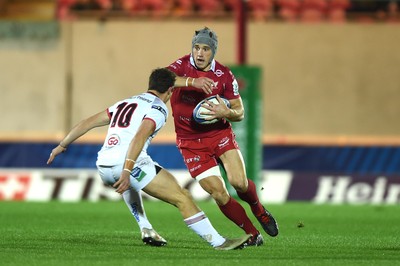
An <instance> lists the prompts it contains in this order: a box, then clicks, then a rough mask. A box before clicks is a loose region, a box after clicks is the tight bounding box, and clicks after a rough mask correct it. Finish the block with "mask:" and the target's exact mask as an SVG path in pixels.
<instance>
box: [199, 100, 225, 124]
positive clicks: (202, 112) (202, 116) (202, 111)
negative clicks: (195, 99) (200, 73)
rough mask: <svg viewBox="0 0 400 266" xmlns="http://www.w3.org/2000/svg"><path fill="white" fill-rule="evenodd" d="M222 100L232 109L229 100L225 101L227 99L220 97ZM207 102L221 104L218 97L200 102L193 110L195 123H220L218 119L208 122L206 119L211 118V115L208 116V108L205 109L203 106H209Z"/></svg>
mask: <svg viewBox="0 0 400 266" xmlns="http://www.w3.org/2000/svg"><path fill="white" fill-rule="evenodd" d="M220 98H221V99H222V100H223V102H224V103H225V105H226V106H227V107H228V108H230V107H231V104H230V103H229V101H228V100H227V99H225V98H223V97H221V96H220ZM206 101H209V102H211V103H212V104H214V105H217V104H219V102H218V99H217V96H216V95H213V96H210V97H208V98H206V99H204V100H202V101H200V102H199V103H198V104H197V105H196V107H195V108H194V109H193V119H194V121H196V122H197V123H199V124H213V123H215V122H217V121H218V119H212V120H206V118H207V117H209V116H210V115H208V114H207V113H209V112H210V111H209V110H208V109H207V108H205V107H203V104H207V102H206Z"/></svg>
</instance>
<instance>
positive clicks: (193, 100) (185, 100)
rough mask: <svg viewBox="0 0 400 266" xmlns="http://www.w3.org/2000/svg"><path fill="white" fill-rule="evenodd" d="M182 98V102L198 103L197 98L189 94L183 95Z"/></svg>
mask: <svg viewBox="0 0 400 266" xmlns="http://www.w3.org/2000/svg"><path fill="white" fill-rule="evenodd" d="M181 100H182V102H185V103H191V104H196V103H197V101H196V99H195V98H193V97H190V96H187V95H182V97H181Z"/></svg>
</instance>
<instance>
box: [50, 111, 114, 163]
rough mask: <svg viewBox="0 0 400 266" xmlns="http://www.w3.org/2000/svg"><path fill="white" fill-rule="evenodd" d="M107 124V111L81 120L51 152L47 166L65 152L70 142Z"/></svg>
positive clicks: (108, 119)
mask: <svg viewBox="0 0 400 266" xmlns="http://www.w3.org/2000/svg"><path fill="white" fill-rule="evenodd" d="M109 123H110V118H109V117H108V113H107V111H102V112H100V113H97V114H95V115H93V116H91V117H89V118H87V119H85V120H82V121H81V122H79V123H78V124H77V125H76V126H75V127H73V128H72V129H71V131H70V132H69V133H68V134H67V135H66V136H65V137H64V139H63V140H62V141H61V142H60V144H59V145H58V146H57V147H55V148H54V149H53V150H52V151H51V153H50V157H49V159H48V160H47V164H51V163H52V162H53V160H54V158H55V157H56V156H57V155H59V154H60V153H62V152H64V151H66V150H67V147H68V145H70V144H71V143H72V142H74V141H75V140H76V139H78V138H79V137H81V136H82V135H84V134H85V133H86V132H88V131H89V130H91V129H93V128H95V127H101V126H105V125H108V124H109Z"/></svg>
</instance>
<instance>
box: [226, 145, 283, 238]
mask: <svg viewBox="0 0 400 266" xmlns="http://www.w3.org/2000/svg"><path fill="white" fill-rule="evenodd" d="M219 158H220V159H221V161H222V163H223V165H224V168H225V170H226V174H227V177H228V180H229V183H230V184H231V185H232V187H234V188H235V190H236V192H237V194H238V196H239V197H240V198H241V199H242V200H244V201H246V202H247V203H248V204H249V205H250V208H251V211H252V212H253V214H254V216H256V218H257V219H258V221H259V222H260V224H261V225H262V227H263V229H264V230H265V232H266V233H267V234H269V235H270V236H276V235H278V224H277V223H276V221H275V219H274V217H273V216H272V215H271V214H270V213H269V212H268V211H267V210H266V209H265V208H264V206H263V205H262V204H261V202H260V200H259V197H258V195H257V190H256V186H255V184H254V182H253V181H252V180H251V179H248V178H247V176H246V169H245V165H244V161H243V157H242V154H241V152H240V150H238V149H231V150H228V151H226V152H224V153H223V154H222V155H220V157H219Z"/></svg>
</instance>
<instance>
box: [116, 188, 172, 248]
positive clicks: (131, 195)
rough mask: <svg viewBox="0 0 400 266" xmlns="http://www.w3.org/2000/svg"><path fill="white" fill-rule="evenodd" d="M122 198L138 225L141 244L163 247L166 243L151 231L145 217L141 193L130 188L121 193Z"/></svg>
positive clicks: (151, 228) (151, 227) (150, 226)
mask: <svg viewBox="0 0 400 266" xmlns="http://www.w3.org/2000/svg"><path fill="white" fill-rule="evenodd" d="M122 197H123V199H124V201H125V203H126V206H127V207H128V209H129V211H130V213H131V214H132V215H133V217H134V218H135V220H136V222H137V223H138V225H139V228H140V232H141V234H142V241H143V243H145V244H148V245H151V246H165V245H166V244H167V241H166V240H165V239H164V238H163V237H162V236H160V235H159V234H158V233H157V232H156V231H155V230H154V229H153V226H152V225H151V223H150V221H149V219H148V218H147V216H146V212H145V209H144V206H143V200H142V195H141V193H140V192H137V191H136V190H134V189H133V188H130V189H128V190H127V191H125V192H124V193H122Z"/></svg>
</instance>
